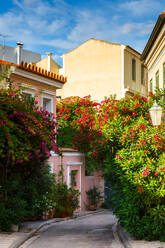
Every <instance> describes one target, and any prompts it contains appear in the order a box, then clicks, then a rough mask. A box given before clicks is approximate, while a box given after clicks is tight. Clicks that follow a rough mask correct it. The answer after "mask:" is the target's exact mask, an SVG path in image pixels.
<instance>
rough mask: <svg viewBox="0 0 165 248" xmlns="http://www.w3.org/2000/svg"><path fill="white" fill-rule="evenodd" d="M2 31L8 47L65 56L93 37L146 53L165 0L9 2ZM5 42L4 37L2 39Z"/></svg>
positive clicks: (0, 19) (1, 17)
mask: <svg viewBox="0 0 165 248" xmlns="http://www.w3.org/2000/svg"><path fill="white" fill-rule="evenodd" d="M2 2H3V3H1V8H0V33H1V34H4V35H9V37H6V40H5V42H6V45H8V46H14V47H15V46H16V41H21V42H23V43H24V48H25V49H29V50H32V51H36V52H39V53H41V54H42V55H43V56H44V55H45V54H46V53H47V52H52V53H53V56H54V58H55V60H56V61H57V62H58V63H60V64H61V55H62V54H63V53H65V52H68V51H69V50H71V49H73V48H75V47H76V46H78V45H80V44H81V43H83V42H84V41H86V40H88V39H90V38H96V39H102V40H106V41H109V42H114V43H122V44H127V45H130V46H131V47H133V48H134V49H136V50H138V51H139V52H142V50H143V48H144V46H145V44H146V42H147V40H148V38H149V35H150V33H151V31H152V29H153V27H154V24H155V22H156V20H157V18H158V16H159V14H160V13H161V12H163V11H165V1H164V0H158V1H157V0H95V1H94V0H4V1H2ZM0 43H2V38H0Z"/></svg>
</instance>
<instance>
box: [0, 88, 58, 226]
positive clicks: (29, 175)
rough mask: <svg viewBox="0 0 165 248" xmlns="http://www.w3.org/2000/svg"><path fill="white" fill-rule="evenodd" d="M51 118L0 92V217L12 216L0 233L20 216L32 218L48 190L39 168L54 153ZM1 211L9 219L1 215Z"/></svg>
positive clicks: (22, 99)
mask: <svg viewBox="0 0 165 248" xmlns="http://www.w3.org/2000/svg"><path fill="white" fill-rule="evenodd" d="M53 118H54V117H53V116H52V114H51V113H49V112H47V111H44V110H39V109H38V107H37V104H36V101H35V99H34V98H31V97H28V98H27V97H25V96H24V95H21V94H20V93H19V92H17V91H14V90H12V89H11V88H9V89H8V90H0V205H3V206H4V207H2V208H0V216H1V215H2V214H3V219H4V218H9V216H15V217H14V219H13V217H11V218H10V221H9V220H8V223H9V224H8V226H3V227H2V226H1V223H0V228H2V229H5V228H8V227H9V226H10V225H11V224H12V222H13V221H14V223H15V222H19V221H20V216H21V219H22V218H23V217H25V216H27V215H33V214H35V212H36V211H37V210H36V209H34V206H35V204H34V201H37V199H40V197H41V195H43V194H45V193H46V192H47V191H48V190H49V189H50V188H51V185H52V181H51V178H50V176H49V174H50V173H49V172H48V171H47V172H46V171H44V169H43V167H45V168H46V163H45V162H46V160H47V159H48V158H49V156H50V151H51V150H54V151H56V152H57V146H56V143H55V138H56V131H55V127H56V123H55V122H54V120H53ZM46 170H47V169H46ZM46 175H47V176H46ZM45 179H46V182H45V181H44V180H45ZM39 180H42V181H41V182H39ZM39 185H40V186H39ZM21 199H22V201H21ZM19 200H20V210H19V213H20V214H17V215H16V214H15V213H16V210H17V209H19V208H18V206H17V207H16V208H17V209H16V208H14V206H15V205H14V202H16V201H18V202H19ZM12 201H13V204H11V202H12ZM21 202H22V204H21ZM4 208H6V213H8V212H9V213H10V215H9V214H6V215H4V212H3V213H2V212H1V210H3V209H4ZM17 217H19V218H17ZM27 217H28V216H27ZM12 219H13V220H12ZM4 223H5V222H4V221H3V223H2V225H3V224H4Z"/></svg>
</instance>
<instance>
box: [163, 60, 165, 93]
mask: <svg viewBox="0 0 165 248" xmlns="http://www.w3.org/2000/svg"><path fill="white" fill-rule="evenodd" d="M163 89H165V62H164V64H163Z"/></svg>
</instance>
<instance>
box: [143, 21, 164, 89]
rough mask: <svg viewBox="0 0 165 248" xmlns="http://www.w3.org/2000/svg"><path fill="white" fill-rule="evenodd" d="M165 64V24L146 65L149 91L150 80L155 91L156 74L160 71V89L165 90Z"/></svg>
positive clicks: (153, 45)
mask: <svg viewBox="0 0 165 248" xmlns="http://www.w3.org/2000/svg"><path fill="white" fill-rule="evenodd" d="M164 62H165V24H164V26H163V27H162V30H161V32H160V33H159V35H158V37H157V39H156V40H155V42H154V44H152V48H151V50H150V52H149V54H148V55H147V58H146V60H145V63H146V65H147V67H148V89H150V80H151V79H152V80H153V89H154V88H155V86H156V80H155V74H156V72H157V71H158V70H159V87H160V88H163V63H164Z"/></svg>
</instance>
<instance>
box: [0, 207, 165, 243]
mask: <svg viewBox="0 0 165 248" xmlns="http://www.w3.org/2000/svg"><path fill="white" fill-rule="evenodd" d="M92 216H93V217H94V216H95V217H94V218H92ZM75 217H78V218H77V219H70V218H65V219H51V220H48V221H33V222H25V223H22V226H21V229H20V230H19V232H8V233H2V232H0V248H33V247H35V246H34V244H36V245H38V244H37V242H40V241H41V240H43V242H44V239H45V240H46V239H47V235H46V233H48V237H49V241H48V242H49V244H51V240H52V238H53V239H54V238H55V239H56V240H57V242H60V239H61V240H63V238H64V239H65V243H64V244H65V245H64V246H59V244H60V243H58V246H52V247H53V248H54V247H57V248H62V247H65V248H70V247H71V248H72V247H73V248H74V246H73V243H74V242H76V246H75V247H76V248H80V247H84V248H86V247H92V248H97V247H99V248H101V247H109V248H165V243H163V242H159V241H153V242H148V241H138V240H135V239H133V238H131V237H130V235H129V234H128V233H126V232H125V231H124V230H123V229H122V228H121V227H120V226H119V225H117V220H116V218H115V217H114V215H113V214H112V212H110V211H108V210H98V211H94V212H91V211H86V212H83V213H81V214H77V215H76V216H75ZM103 219H104V220H103ZM80 224H81V225H80ZM81 226H82V227H81ZM69 234H71V236H70V238H71V244H69V243H68V242H67V240H68V237H69V236H68V235H69ZM44 235H45V236H44ZM44 237H45V238H44ZM79 237H83V238H82V239H83V240H82V242H84V244H85V243H86V244H87V243H89V246H84V244H83V243H78V242H79ZM45 242H46V243H45V246H41V243H40V246H36V248H37V247H40V248H42V247H44V248H46V247H49V248H51V246H50V245H47V244H48V243H47V241H45ZM93 242H96V243H95V245H93V244H94V243H93ZM100 242H102V243H100ZM61 244H62V243H61ZM61 244H60V245H61ZM77 244H78V245H79V246H78V245H77ZM82 244H83V245H82ZM97 244H98V246H97ZM32 245H33V246H32Z"/></svg>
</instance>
